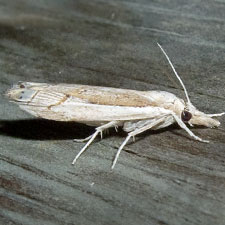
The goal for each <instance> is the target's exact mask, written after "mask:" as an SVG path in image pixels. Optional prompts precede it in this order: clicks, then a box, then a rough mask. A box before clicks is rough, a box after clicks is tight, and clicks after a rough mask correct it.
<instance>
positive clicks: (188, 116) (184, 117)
mask: <svg viewBox="0 0 225 225" xmlns="http://www.w3.org/2000/svg"><path fill="white" fill-rule="evenodd" d="M191 117H192V114H191V113H190V112H188V111H185V110H184V111H183V112H182V113H181V119H182V120H183V121H184V122H188V121H189V120H190V119H191Z"/></svg>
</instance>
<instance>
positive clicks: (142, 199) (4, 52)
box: [0, 0, 225, 225]
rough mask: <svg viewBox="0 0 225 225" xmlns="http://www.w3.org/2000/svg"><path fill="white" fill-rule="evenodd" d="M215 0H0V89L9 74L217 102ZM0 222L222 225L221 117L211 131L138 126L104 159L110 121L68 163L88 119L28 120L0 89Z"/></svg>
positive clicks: (206, 105) (113, 139)
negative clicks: (176, 82) (139, 130)
mask: <svg viewBox="0 0 225 225" xmlns="http://www.w3.org/2000/svg"><path fill="white" fill-rule="evenodd" d="M224 12H225V2H224V1H222V0H221V1H211V2H209V1H207V2H203V1H194V0H190V1H178V0H169V1H166V2H165V1H160V0H159V1H146V0H139V1H135V0H117V1H105V0H93V1H87V0H82V1H81V0H77V1H72V0H65V1H59V0H49V1H34V0H33V1H32V0H30V1H23V0H18V1H13V0H8V1H2V0H1V1H0V68H1V71H0V83H1V85H0V93H1V94H2V96H3V93H4V92H5V91H6V90H7V89H8V88H9V87H10V86H11V85H12V84H13V83H16V82H17V81H21V80H22V81H33V82H52V83H59V82H65V83H78V84H88V85H99V86H111V87H119V88H129V89H136V90H152V89H157V90H167V91H169V92H172V93H174V94H177V95H178V96H180V97H183V93H182V91H181V90H179V89H176V87H174V86H173V84H172V83H171V82H170V81H169V79H168V78H167V76H166V75H168V76H172V77H173V74H172V71H171V68H170V67H169V65H168V63H167V61H166V60H165V57H164V56H163V55H162V53H161V52H160V50H159V48H158V47H157V44H156V43H157V42H159V43H161V45H162V46H163V47H164V49H165V50H166V51H167V53H168V55H169V56H170V58H171V60H172V61H173V63H174V65H175V67H176V69H177V71H178V73H179V74H180V75H181V77H182V79H183V81H184V83H185V85H186V87H187V89H188V91H189V94H190V97H191V100H192V102H193V103H194V105H196V106H197V108H199V109H201V110H202V111H204V112H208V113H209V112H210V113H216V112H222V111H224V103H225V98H224V96H225V89H224V84H225V82H224V81H225V73H224V71H225V67H224V61H225V54H224V50H225V44H224V43H225V38H224V28H225V22H224V21H225V14H224ZM0 105H1V107H0V118H1V119H0V159H1V162H0V173H1V174H0V175H1V176H0V223H1V224H46V225H47V224H63V225H67V224H68V225H69V224H76V225H78V224H82V225H84V224H107V225H110V224H114V225H115V224H123V225H124V224H131V225H132V224H142V225H145V224H159V225H162V224H184V225H189V224H196V225H200V224H204V225H207V224H225V214H224V212H225V160H224V158H225V143H224V140H225V132H224V128H225V122H224V121H225V118H224V117H223V118H221V119H220V121H221V126H220V127H219V128H218V129H203V128H193V129H192V130H193V132H194V133H195V134H196V135H198V136H200V137H202V138H204V139H208V140H210V143H209V144H205V143H199V142H196V141H194V140H192V139H191V138H190V137H189V136H188V135H187V134H186V133H185V132H184V131H183V130H181V129H179V128H178V126H176V125H175V126H172V127H169V128H166V129H163V130H160V131H148V132H146V133H144V134H143V135H140V136H138V137H137V138H136V142H135V143H132V142H130V143H129V144H128V145H127V146H126V147H125V149H124V151H123V152H122V153H121V156H120V158H119V161H118V164H117V165H116V167H115V169H114V170H113V171H111V170H110V166H111V163H112V160H113V157H114V156H115V153H116V150H117V148H118V147H119V145H120V144H121V143H122V141H123V140H124V138H125V135H126V134H125V133H123V132H121V131H120V132H119V133H116V132H115V131H113V130H110V133H109V134H105V135H104V139H103V140H101V141H100V140H99V141H96V142H95V143H93V144H92V145H91V146H90V148H89V149H88V150H87V151H86V152H85V153H84V154H83V155H82V157H81V158H80V159H79V160H78V162H77V164H76V165H75V166H72V165H71V161H72V159H73V157H74V156H75V155H76V154H77V153H78V151H79V150H80V149H81V148H82V146H83V144H82V143H74V142H73V141H72V139H73V138H82V137H86V136H87V135H90V134H91V133H92V132H93V131H94V128H92V127H88V126H85V125H80V124H76V123H63V122H62V123H57V122H54V121H47V120H41V119H36V118H33V117H32V116H30V115H28V114H26V113H25V112H23V111H21V110H20V109H19V108H18V107H17V106H16V105H14V104H12V103H10V102H9V101H8V100H7V99H6V98H4V97H2V98H0Z"/></svg>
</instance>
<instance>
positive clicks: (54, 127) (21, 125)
mask: <svg viewBox="0 0 225 225" xmlns="http://www.w3.org/2000/svg"><path fill="white" fill-rule="evenodd" d="M93 132H94V127H90V126H87V125H84V124H79V123H76V122H58V121H52V120H45V119H25V120H0V135H4V136H11V137H15V138H21V139H28V140H69V139H74V138H76V139H79V138H84V137H87V136H89V135H90V134H92V133H93Z"/></svg>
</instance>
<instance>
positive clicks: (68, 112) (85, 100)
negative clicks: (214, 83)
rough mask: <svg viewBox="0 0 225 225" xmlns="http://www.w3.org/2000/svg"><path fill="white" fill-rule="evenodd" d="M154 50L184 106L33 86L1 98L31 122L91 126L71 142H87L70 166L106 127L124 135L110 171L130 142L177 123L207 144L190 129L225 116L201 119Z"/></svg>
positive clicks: (134, 94) (138, 95)
mask: <svg viewBox="0 0 225 225" xmlns="http://www.w3.org/2000/svg"><path fill="white" fill-rule="evenodd" d="M158 46H159V47H160V49H161V51H162V52H163V54H164V55H165V57H166V58H167V60H168V62H169V64H170V66H171V68H172V70H173V72H174V74H175V75H176V77H177V79H178V81H179V82H180V84H181V86H182V87H183V90H184V93H185V95H186V100H185V101H184V100H183V99H181V98H178V97H177V96H175V95H174V94H172V93H169V92H165V91H137V90H127V89H118V88H111V87H98V86H89V85H79V84H48V83H33V82H19V83H17V84H16V85H14V86H13V87H12V88H11V89H10V90H8V91H7V93H6V95H7V96H8V98H9V99H11V100H12V101H13V102H16V103H17V104H18V105H19V107H20V108H21V109H23V110H25V111H27V112H28V113H30V114H32V115H34V116H36V117H41V118H45V119H49V120H55V121H74V122H78V123H83V124H87V125H89V126H95V127H96V129H95V132H94V133H93V134H92V135H91V136H89V137H87V138H85V139H81V140H77V139H75V140H76V141H82V142H87V143H86V144H85V145H84V147H83V148H82V149H81V150H80V152H79V153H78V154H77V155H76V157H75V158H74V160H73V162H72V164H74V163H75V162H76V160H77V159H78V158H79V157H80V155H81V154H82V153H83V152H84V151H85V150H86V149H87V147H88V146H89V145H90V144H91V143H92V142H93V141H94V139H95V138H96V136H97V135H99V134H100V135H101V137H102V132H103V131H104V130H106V129H108V128H111V127H114V128H115V129H117V127H119V126H120V127H122V129H123V130H124V131H125V132H127V137H126V139H125V140H124V141H123V143H122V144H121V146H120V147H119V149H118V151H117V153H116V156H115V158H114V161H113V163H112V169H113V168H114V167H115V165H116V162H117V159H118V157H119V154H120V152H121V150H122V149H123V148H124V146H125V145H126V144H127V142H128V141H129V139H130V138H132V137H133V138H134V137H135V136H136V135H138V134H140V133H143V132H145V131H146V130H149V129H152V130H157V129H161V128H164V127H168V126H170V125H171V124H173V123H177V124H178V125H179V126H180V127H181V128H182V129H184V130H185V131H186V132H187V133H188V134H189V135H190V136H191V137H193V138H194V139H195V140H198V141H201V142H208V141H206V140H203V139H201V138H200V137H198V136H196V135H195V134H194V133H193V132H192V131H191V130H190V128H189V127H190V126H193V125H203V126H206V127H209V128H213V127H218V126H219V125H220V122H219V121H218V120H216V119H214V118H213V117H219V116H222V115H224V114H225V113H224V112H223V113H218V114H206V113H204V112H201V111H199V110H198V109H196V107H195V106H194V105H193V104H192V103H191V101H190V99H189V96H188V93H187V90H186V88H185V86H184V84H183V82H182V80H181V78H180V77H179V75H178V74H177V72H176V70H175V68H174V66H173V64H172V63H171V61H170V59H169V57H168V56H167V54H166V52H165V51H164V49H163V48H162V47H161V45H160V44H158Z"/></svg>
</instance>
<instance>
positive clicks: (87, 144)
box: [72, 121, 119, 164]
mask: <svg viewBox="0 0 225 225" xmlns="http://www.w3.org/2000/svg"><path fill="white" fill-rule="evenodd" d="M117 124H119V122H118V121H111V122H109V123H106V124H104V125H102V126H100V127H96V128H95V129H96V131H95V133H94V134H92V135H91V136H89V137H87V138H85V139H87V140H88V142H87V143H86V145H85V146H84V147H83V148H82V149H81V150H80V151H79V153H78V154H77V155H76V157H75V158H74V160H73V162H72V164H74V163H75V162H76V160H77V159H78V158H79V157H80V155H81V154H82V153H83V152H84V151H85V150H86V149H87V147H88V146H89V145H90V144H91V143H92V141H94V139H95V138H96V136H97V135H98V134H99V133H100V134H102V131H103V130H105V129H108V128H110V127H114V126H115V125H117ZM85 139H84V140H85Z"/></svg>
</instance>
